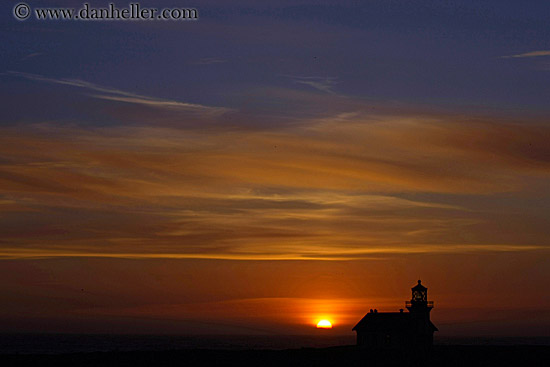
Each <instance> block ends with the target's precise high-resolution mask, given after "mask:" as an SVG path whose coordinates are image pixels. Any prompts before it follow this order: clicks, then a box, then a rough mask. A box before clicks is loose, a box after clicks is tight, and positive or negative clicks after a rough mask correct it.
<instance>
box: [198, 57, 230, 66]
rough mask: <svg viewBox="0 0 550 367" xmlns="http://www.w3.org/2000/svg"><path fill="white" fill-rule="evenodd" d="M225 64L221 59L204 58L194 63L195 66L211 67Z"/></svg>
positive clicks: (224, 60)
mask: <svg viewBox="0 0 550 367" xmlns="http://www.w3.org/2000/svg"><path fill="white" fill-rule="evenodd" d="M226 62H227V60H226V59H221V58H218V57H204V58H202V59H199V60H197V61H196V62H194V64H195V65H212V64H224V63H226Z"/></svg>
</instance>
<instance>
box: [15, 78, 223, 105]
mask: <svg viewBox="0 0 550 367" xmlns="http://www.w3.org/2000/svg"><path fill="white" fill-rule="evenodd" d="M5 74H7V75H12V76H17V77H21V78H25V79H28V80H34V81H38V82H44V83H51V84H59V85H66V86H71V87H76V88H82V89H86V90H89V91H94V92H100V93H102V94H91V95H90V96H91V97H93V98H98V99H104V100H110V101H115V102H124V103H131V104H137V105H143V106H149V107H154V108H161V109H171V110H179V111H185V112H191V113H200V114H208V115H220V114H224V113H227V112H230V111H232V109H230V108H225V107H212V106H205V105H201V104H194V103H187V102H181V101H175V100H170V99H163V98H155V97H150V96H144V95H140V94H136V93H132V92H127V91H123V90H120V89H115V88H111V87H105V86H101V85H98V84H94V83H90V82H87V81H83V80H79V79H63V78H49V77H45V76H42V75H37V74H30V73H23V72H17V71H8V72H6V73H5Z"/></svg>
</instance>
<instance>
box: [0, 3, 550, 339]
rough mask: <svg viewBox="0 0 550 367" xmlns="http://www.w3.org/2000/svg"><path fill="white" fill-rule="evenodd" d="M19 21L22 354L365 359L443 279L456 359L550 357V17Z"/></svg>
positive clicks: (5, 285)
mask: <svg viewBox="0 0 550 367" xmlns="http://www.w3.org/2000/svg"><path fill="white" fill-rule="evenodd" d="M83 2H84V1H73V0H70V1H69V0H59V1H38V0H32V1H28V2H27V3H28V4H29V5H30V6H31V7H41V6H42V7H44V6H50V7H51V6H66V7H74V8H80V7H81V6H82V3H83ZM114 2H115V4H116V5H117V6H119V7H121V8H122V7H126V6H128V3H127V2H119V1H114ZM17 3H18V2H17V1H2V4H1V5H0V13H1V15H0V21H1V23H0V27H1V37H2V38H1V40H2V41H1V42H0V81H1V84H0V86H1V88H0V101H1V102H0V103H1V109H0V111H1V112H0V294H1V297H0V332H14V331H18V332H19V331H24V332H82V333H171V334H319V333H332V334H349V335H352V331H351V328H352V327H353V325H354V324H355V323H356V322H357V321H359V319H361V317H362V316H363V315H364V314H365V313H366V312H368V310H369V309H371V308H377V309H379V310H380V311H397V310H398V309H399V308H403V306H404V301H405V300H408V299H410V288H411V287H412V286H414V285H415V284H416V282H417V280H418V279H422V282H423V284H425V285H426V286H427V287H428V289H429V291H428V296H429V298H430V299H431V300H433V301H434V302H435V308H434V310H433V311H432V321H433V322H434V323H435V324H436V325H437V327H438V328H439V330H440V332H439V333H438V334H437V335H441V336H453V335H472V336H480V335H500V336H550V334H549V330H550V291H549V282H550V257H549V255H550V120H549V117H550V103H549V101H550V83H549V82H550V3H549V2H548V1H528V2H527V1H520V0H516V1H503V0H499V1H483V2H473V1H471V0H463V1H458V0H457V1H454V0H449V1H442V0H407V1H405V0H402V1H399V0H369V1H342V0H327V1H307V0H296V1H291V0H284V1H269V2H268V1H265V2H261V1H254V0H232V1H221V0H220V1H213V0H201V1H195V2H186V1H184V0H178V1H162V2H161V1H154V2H153V1H148V2H145V1H142V2H140V4H141V6H143V7H146V6H149V7H158V8H162V7H194V8H196V9H197V10H198V12H199V19H198V20H196V21H158V20H153V21H61V20H59V21H53V20H50V21H46V20H43V21H39V20H36V19H28V20H26V21H18V20H16V19H15V18H14V16H13V14H12V9H13V7H14V5H15V4H17ZM89 3H91V5H92V6H105V5H106V4H107V3H108V2H103V1H89ZM323 318H326V319H328V320H330V321H331V322H332V323H333V325H334V329H332V330H317V329H316V328H315V325H316V323H317V322H318V321H319V320H320V319H323Z"/></svg>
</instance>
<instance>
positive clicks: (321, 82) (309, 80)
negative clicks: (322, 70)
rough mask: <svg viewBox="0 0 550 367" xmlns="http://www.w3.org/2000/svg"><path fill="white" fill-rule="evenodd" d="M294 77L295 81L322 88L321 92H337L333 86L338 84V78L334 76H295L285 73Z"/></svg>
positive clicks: (318, 88)
mask: <svg viewBox="0 0 550 367" xmlns="http://www.w3.org/2000/svg"><path fill="white" fill-rule="evenodd" d="M285 76H286V77H289V78H292V79H293V81H294V83H298V84H304V85H308V86H310V87H312V88H315V89H317V90H320V91H321V92H325V93H329V94H335V92H334V91H333V89H332V88H334V86H335V85H336V84H338V81H337V80H338V78H334V77H319V76H293V75H285Z"/></svg>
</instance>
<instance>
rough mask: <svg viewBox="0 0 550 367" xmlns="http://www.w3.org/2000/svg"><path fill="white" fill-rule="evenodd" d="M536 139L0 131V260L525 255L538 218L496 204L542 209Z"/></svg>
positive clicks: (510, 129)
mask: <svg viewBox="0 0 550 367" xmlns="http://www.w3.org/2000/svg"><path fill="white" fill-rule="evenodd" d="M119 97H120V98H131V97H126V96H119ZM549 134H550V129H548V127H546V126H545V125H534V124H521V125H520V124H518V125H514V124H503V123H500V122H499V123H498V124H497V123H494V122H491V121H486V122H480V121H476V123H475V124H474V123H465V122H463V121H453V119H452V118H451V117H445V116H440V117H438V118H435V117H433V118H432V119H427V118H419V117H415V116H394V117H391V116H386V117H381V116H377V117H372V116H370V117H369V116H365V115H361V114H343V115H337V116H335V118H334V121H332V120H331V119H329V118H323V119H321V120H313V121H306V122H304V123H303V124H302V125H300V126H289V127H285V128H282V129H280V130H278V131H271V130H270V131H262V130H255V131H250V130H247V131H239V130H236V131H227V130H226V129H221V128H220V129H219V130H217V129H216V128H212V129H209V130H208V131H198V130H196V129H181V128H178V129H170V128H165V127H155V128H151V127H149V128H145V127H125V128H122V127H117V128H115V127H109V128H98V129H89V128H87V129H80V128H77V127H72V128H70V127H55V126H53V125H49V124H41V125H39V126H33V127H32V129H29V130H28V131H22V130H20V129H15V128H13V129H10V128H3V129H2V134H1V135H0V155H1V156H2V157H3V161H2V165H1V166H0V187H1V188H2V189H1V190H0V205H2V211H1V212H0V217H2V219H3V220H2V221H0V232H1V233H2V241H3V244H2V246H0V250H2V251H0V253H1V256H3V257H6V258H8V257H9V258H17V257H20V258H32V257H79V256H83V257H94V256H96V257H120V258H182V259H195V258H202V259H228V260H229V259H231V260H298V259H300V260H321V259H322V260H351V259H380V258H384V257H387V256H397V255H400V254H422V253H428V254H429V253H438V254H450V253H471V252H510V251H540V250H543V249H544V248H545V246H548V245H549V244H548V243H547V229H546V222H545V221H544V220H542V219H540V218H546V216H547V213H546V212H545V211H544V209H543V206H541V207H540V208H537V207H535V208H532V207H530V206H529V205H528V204H525V206H524V205H523V204H515V205H517V207H515V209H514V210H515V213H523V214H522V215H520V214H515V215H512V214H510V213H509V212H507V211H503V210H501V205H502V204H501V201H502V200H506V198H507V196H506V193H508V192H511V191H514V192H516V193H519V194H518V195H527V196H528V195H530V194H532V195H535V196H536V197H537V198H539V197H543V198H544V197H545V196H544V195H546V193H545V191H544V190H545V188H546V185H545V183H547V181H548V180H549V179H550V178H549V177H550V150H549V147H548V144H547V141H548V138H549V137H548V136H549ZM37 147H39V149H37ZM531 183H537V184H536V185H531ZM538 187H540V190H539V189H537V188H538ZM537 190H538V191H537ZM541 190H542V191H541ZM530 191H533V192H532V193H530ZM499 195H500V196H499ZM503 198H504V199H503ZM479 203H483V205H482V204H479ZM8 219H9V220H8ZM502 228H506V230H502ZM526 228H528V229H529V230H526ZM526 232H527V233H529V235H528V236H525V233H526Z"/></svg>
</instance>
